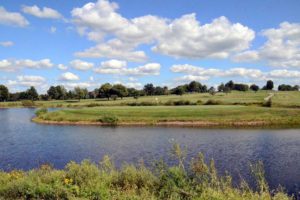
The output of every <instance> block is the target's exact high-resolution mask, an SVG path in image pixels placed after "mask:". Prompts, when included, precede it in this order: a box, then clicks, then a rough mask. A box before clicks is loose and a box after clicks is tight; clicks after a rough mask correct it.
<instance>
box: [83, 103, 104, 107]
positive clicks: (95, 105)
mask: <svg viewBox="0 0 300 200" xmlns="http://www.w3.org/2000/svg"><path fill="white" fill-rule="evenodd" d="M86 106H87V107H97V106H101V104H99V103H90V104H87V105H86Z"/></svg>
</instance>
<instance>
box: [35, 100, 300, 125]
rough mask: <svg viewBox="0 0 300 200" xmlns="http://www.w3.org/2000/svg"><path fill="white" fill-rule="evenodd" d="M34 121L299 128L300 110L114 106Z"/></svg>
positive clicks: (51, 114)
mask: <svg viewBox="0 0 300 200" xmlns="http://www.w3.org/2000/svg"><path fill="white" fill-rule="evenodd" d="M34 121H36V122H48V123H51V122H53V123H58V124H59V123H62V124H64V123H66V124H68V123H71V124H76V123H77V124H89V123H90V124H99V125H101V124H104V125H172V126H174V125H179V126H180V125H182V126H185V125H187V126H200V127H201V126H203V127H205V126H229V127H230V126H241V127H243V126H257V127H263V126H266V127H272V126H274V127H275V126H288V127H292V126H299V125H300V109H291V108H276V107H275V108H267V107H257V106H238V105H229V106H228V105H202V106H155V107H153V106H136V107H128V106H126V107H125V106H119V107H117V106H115V107H97V108H83V109H70V110H60V111H55V112H46V113H42V114H39V116H38V117H36V118H35V119H34Z"/></svg>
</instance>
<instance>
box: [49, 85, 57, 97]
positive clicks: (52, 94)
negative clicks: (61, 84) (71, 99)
mask: <svg viewBox="0 0 300 200" xmlns="http://www.w3.org/2000/svg"><path fill="white" fill-rule="evenodd" d="M47 94H48V96H49V98H50V99H57V98H58V92H57V89H56V87H54V86H51V87H50V88H49V89H48V91H47Z"/></svg>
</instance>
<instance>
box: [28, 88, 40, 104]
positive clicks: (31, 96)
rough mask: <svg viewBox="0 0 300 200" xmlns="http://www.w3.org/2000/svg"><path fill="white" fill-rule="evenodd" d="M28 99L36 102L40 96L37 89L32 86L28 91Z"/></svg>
mask: <svg viewBox="0 0 300 200" xmlns="http://www.w3.org/2000/svg"><path fill="white" fill-rule="evenodd" d="M26 93H27V99H30V100H32V101H36V100H38V98H39V94H38V93H37V91H36V89H35V87H33V86H31V87H30V88H29V89H28V90H27V91H26Z"/></svg>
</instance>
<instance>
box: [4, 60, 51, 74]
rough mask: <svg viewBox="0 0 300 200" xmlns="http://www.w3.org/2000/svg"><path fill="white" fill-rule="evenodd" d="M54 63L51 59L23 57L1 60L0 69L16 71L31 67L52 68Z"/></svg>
mask: <svg viewBox="0 0 300 200" xmlns="http://www.w3.org/2000/svg"><path fill="white" fill-rule="evenodd" d="M53 65H54V64H53V63H52V62H51V60H50V59H47V58H46V59H42V60H31V59H21V60H7V59H4V60H0V70H4V71H16V70H19V69H22V68H29V69H45V68H46V69H47V68H51V67H52V66H53Z"/></svg>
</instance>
